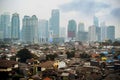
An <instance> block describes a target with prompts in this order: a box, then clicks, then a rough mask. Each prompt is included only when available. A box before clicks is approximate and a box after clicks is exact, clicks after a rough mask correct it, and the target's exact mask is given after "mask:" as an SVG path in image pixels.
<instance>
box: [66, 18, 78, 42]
mask: <svg viewBox="0 0 120 80" xmlns="http://www.w3.org/2000/svg"><path fill="white" fill-rule="evenodd" d="M76 31H77V25H76V21H75V20H69V22H68V38H69V40H75V38H76Z"/></svg>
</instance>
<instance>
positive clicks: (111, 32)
mask: <svg viewBox="0 0 120 80" xmlns="http://www.w3.org/2000/svg"><path fill="white" fill-rule="evenodd" d="M107 39H110V40H112V41H114V40H115V26H108V28H107Z"/></svg>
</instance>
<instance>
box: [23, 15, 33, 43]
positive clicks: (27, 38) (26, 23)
mask: <svg viewBox="0 0 120 80" xmlns="http://www.w3.org/2000/svg"><path fill="white" fill-rule="evenodd" d="M31 35H32V28H31V26H30V16H24V18H23V20H22V41H23V42H25V43H31V42H32V41H33V38H32V36H31Z"/></svg>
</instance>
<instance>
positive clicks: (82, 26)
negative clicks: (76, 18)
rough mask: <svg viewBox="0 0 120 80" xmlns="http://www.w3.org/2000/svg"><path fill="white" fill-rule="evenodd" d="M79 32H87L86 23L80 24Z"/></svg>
mask: <svg viewBox="0 0 120 80" xmlns="http://www.w3.org/2000/svg"><path fill="white" fill-rule="evenodd" d="M78 31H82V32H84V31H85V26H84V23H79V24H78Z"/></svg>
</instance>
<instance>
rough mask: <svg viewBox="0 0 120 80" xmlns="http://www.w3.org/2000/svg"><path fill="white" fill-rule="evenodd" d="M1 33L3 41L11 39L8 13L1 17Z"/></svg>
mask: <svg viewBox="0 0 120 80" xmlns="http://www.w3.org/2000/svg"><path fill="white" fill-rule="evenodd" d="M0 29H1V33H2V36H3V39H4V40H5V41H9V40H10V39H11V26H10V15H9V13H4V14H2V15H1V28H0Z"/></svg>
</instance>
